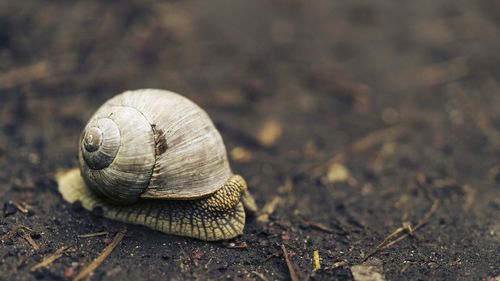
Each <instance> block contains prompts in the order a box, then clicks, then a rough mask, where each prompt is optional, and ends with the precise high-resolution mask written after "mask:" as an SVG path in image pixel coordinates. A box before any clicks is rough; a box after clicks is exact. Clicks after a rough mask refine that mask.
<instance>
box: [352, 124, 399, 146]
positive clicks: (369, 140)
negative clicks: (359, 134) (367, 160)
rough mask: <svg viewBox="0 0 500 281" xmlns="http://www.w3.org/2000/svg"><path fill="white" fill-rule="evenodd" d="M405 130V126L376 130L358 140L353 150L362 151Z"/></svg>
mask: <svg viewBox="0 0 500 281" xmlns="http://www.w3.org/2000/svg"><path fill="white" fill-rule="evenodd" d="M403 131H404V128H403V127H398V126H396V127H389V128H383V129H379V130H376V131H374V132H372V133H370V134H368V135H367V136H365V137H363V138H361V139H359V140H357V141H356V142H354V144H353V145H352V150H353V151H354V152H357V153H361V152H364V151H367V150H369V149H370V148H372V147H374V146H376V145H378V144H380V143H382V142H387V141H389V140H392V139H394V138H396V137H398V136H399V135H400V134H401V133H402V132H403Z"/></svg>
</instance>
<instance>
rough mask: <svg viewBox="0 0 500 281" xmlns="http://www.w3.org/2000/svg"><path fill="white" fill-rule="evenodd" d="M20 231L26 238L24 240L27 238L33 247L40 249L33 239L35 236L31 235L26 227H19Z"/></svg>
mask: <svg viewBox="0 0 500 281" xmlns="http://www.w3.org/2000/svg"><path fill="white" fill-rule="evenodd" d="M18 233H19V235H20V236H21V237H22V238H24V240H26V241H27V242H28V243H29V244H30V245H31V247H33V249H35V250H38V249H40V247H39V246H38V244H37V243H36V242H35V240H33V238H31V236H30V235H29V234H28V233H26V231H24V229H19V230H18Z"/></svg>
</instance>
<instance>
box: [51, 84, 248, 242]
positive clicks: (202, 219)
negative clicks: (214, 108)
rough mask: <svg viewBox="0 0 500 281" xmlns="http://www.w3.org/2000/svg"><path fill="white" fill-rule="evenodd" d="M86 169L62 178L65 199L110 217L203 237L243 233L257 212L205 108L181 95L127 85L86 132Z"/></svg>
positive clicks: (81, 156)
mask: <svg viewBox="0 0 500 281" xmlns="http://www.w3.org/2000/svg"><path fill="white" fill-rule="evenodd" d="M78 159H79V165H80V167H79V169H78V168H75V169H72V170H69V171H67V172H64V173H61V174H59V175H58V176H57V177H56V179H57V182H58V185H59V191H60V193H61V194H62V196H63V198H64V199H65V200H66V201H68V202H70V203H73V202H76V201H80V202H81V204H82V206H83V207H84V208H85V209H87V210H93V209H95V208H99V209H101V210H102V214H103V216H104V217H106V218H109V219H113V220H118V221H122V222H127V223H133V224H140V225H145V226H147V227H150V228H153V229H156V230H159V231H162V232H165V233H169V234H175V235H181V236H188V237H193V238H197V239H201V240H211V241H213V240H223V239H231V238H234V237H236V236H238V235H240V234H242V233H243V228H244V226H245V210H247V211H250V212H256V210H257V206H256V204H255V200H254V199H253V197H252V196H251V195H250V193H249V192H248V189H247V185H246V182H245V180H244V179H243V178H242V177H241V176H239V175H235V174H233V173H232V171H231V168H230V166H229V163H228V160H227V154H226V148H225V146H224V143H223V141H222V138H221V136H220V134H219V132H218V131H217V129H216V128H215V126H214V124H213V123H212V121H211V120H210V118H209V117H208V115H207V114H206V112H205V111H203V109H201V108H200V107H198V106H197V105H196V104H194V103H193V102H191V101H190V100H188V99H187V98H185V97H183V96H180V95H178V94H176V93H173V92H169V91H164V90H156V89H142V90H135V91H126V92H124V93H122V94H120V95H117V96H115V97H113V98H111V99H110V100H108V101H107V102H105V103H104V104H103V105H102V106H101V107H100V108H99V109H98V110H97V112H96V113H95V114H94V115H93V116H92V118H91V119H90V121H89V122H88V124H87V125H86V127H85V129H84V130H83V132H82V134H81V137H80V146H79V153H78Z"/></svg>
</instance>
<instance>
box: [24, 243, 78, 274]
mask: <svg viewBox="0 0 500 281" xmlns="http://www.w3.org/2000/svg"><path fill="white" fill-rule="evenodd" d="M70 248H71V246H63V247H61V248H59V249H58V250H57V251H56V252H55V253H53V254H51V255H49V256H47V257H45V258H44V259H43V260H42V261H41V262H39V263H37V264H35V265H34V266H32V267H31V269H30V271H32V272H33V271H36V270H37V269H39V268H42V267H47V266H49V265H50V264H51V263H53V262H54V261H56V260H57V259H58V258H60V257H62V256H63V255H64V253H65V252H66V251H67V250H68V249H70Z"/></svg>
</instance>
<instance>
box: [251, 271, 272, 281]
mask: <svg viewBox="0 0 500 281" xmlns="http://www.w3.org/2000/svg"><path fill="white" fill-rule="evenodd" d="M252 273H253V274H255V275H257V276H259V278H260V279H262V280H263V281H269V279H267V277H266V276H265V275H264V274H262V273H260V272H257V271H252Z"/></svg>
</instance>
